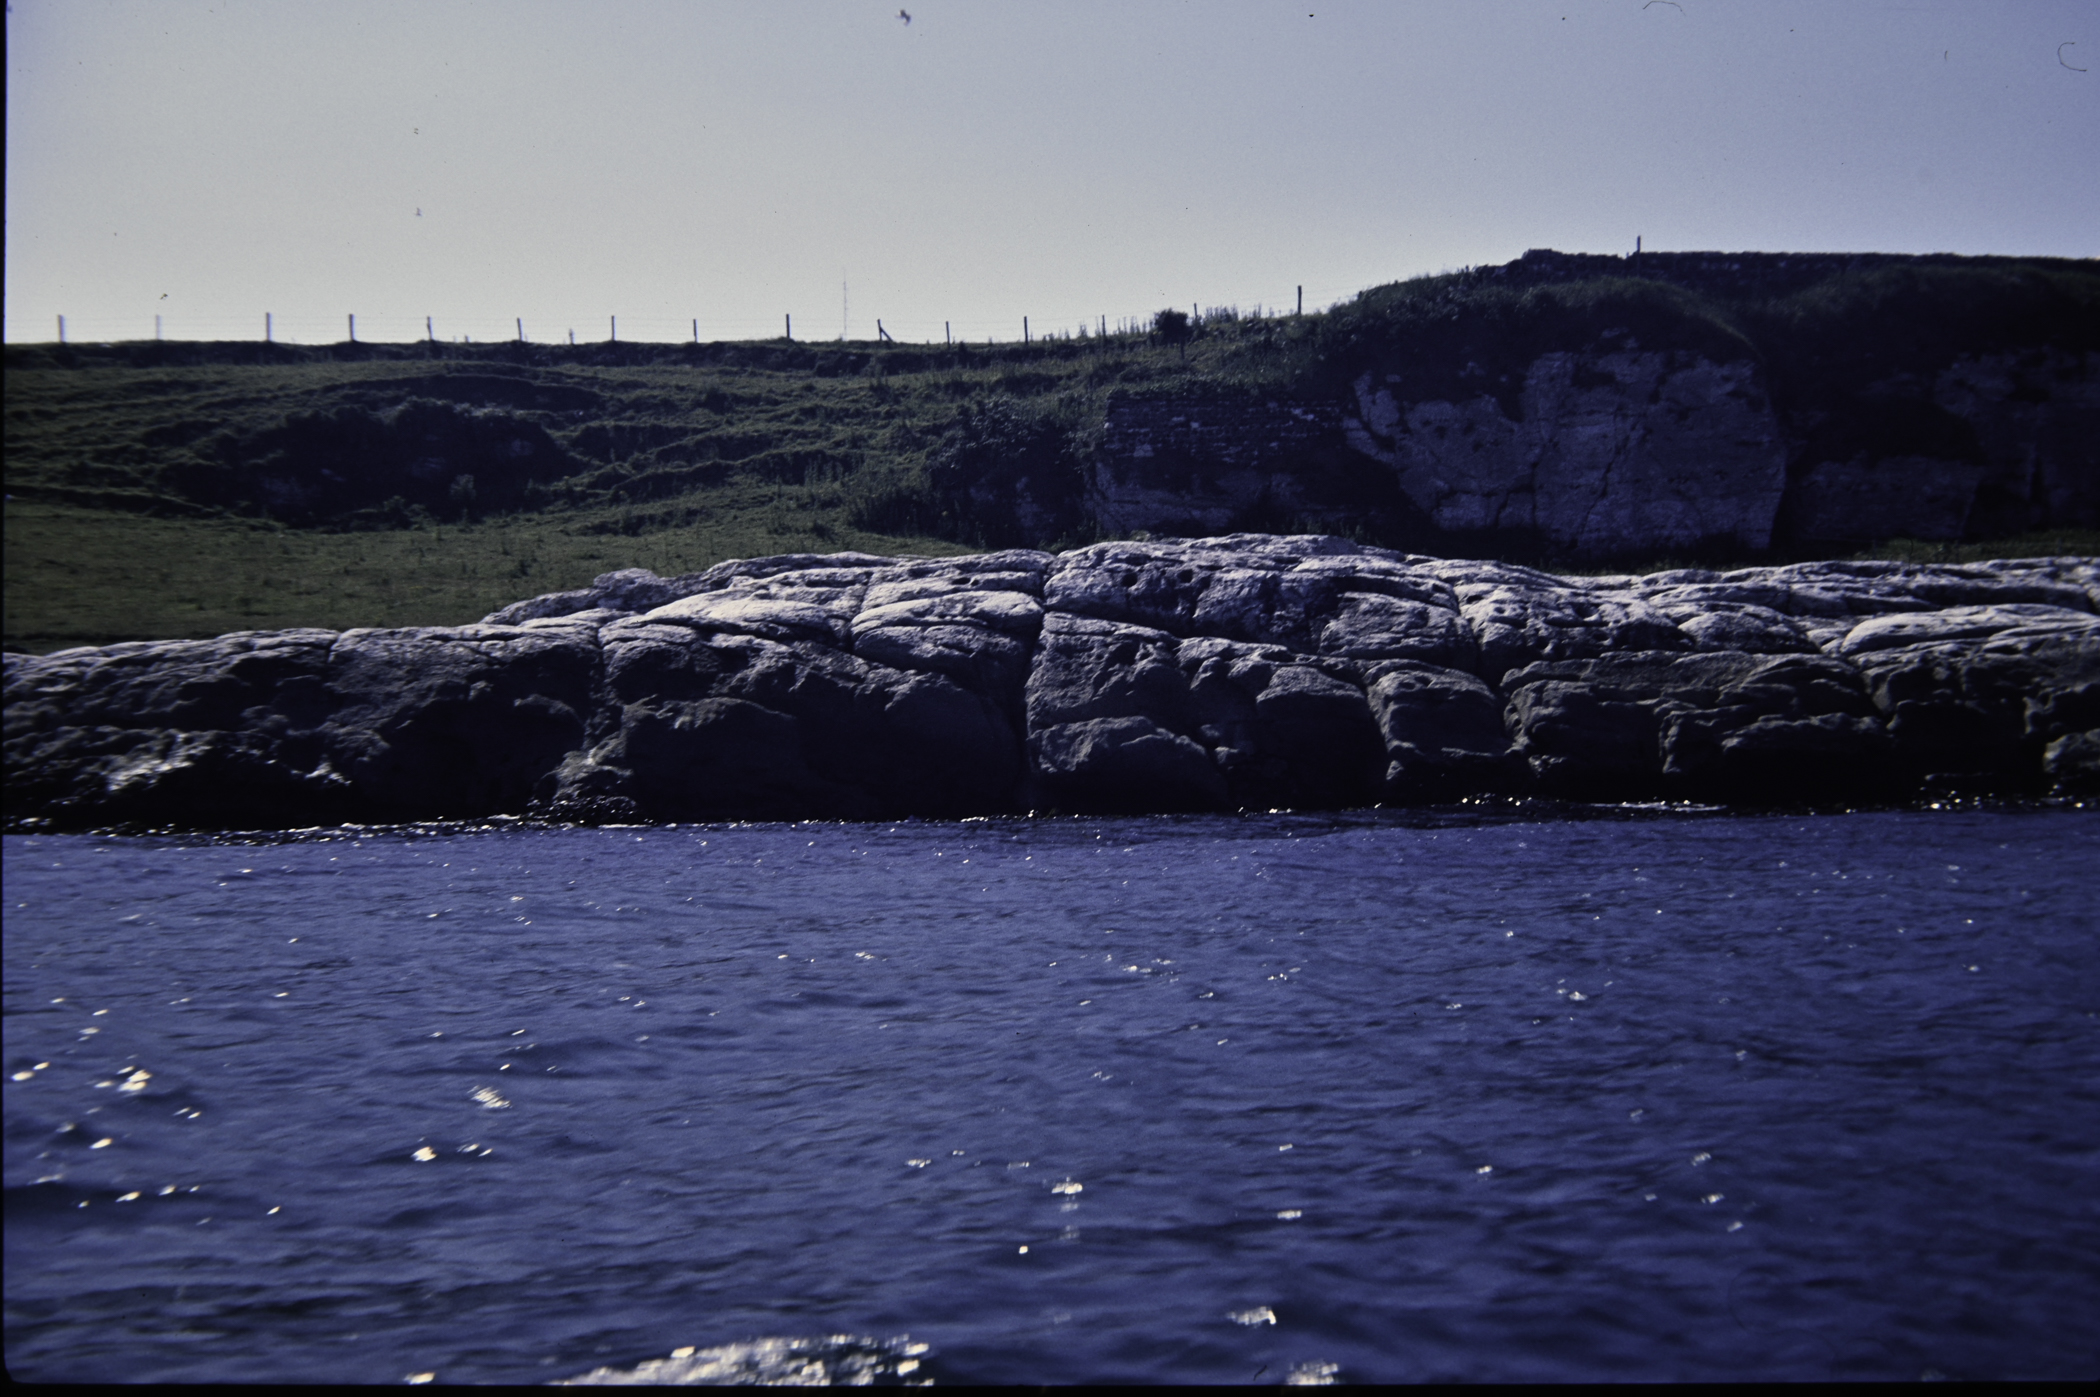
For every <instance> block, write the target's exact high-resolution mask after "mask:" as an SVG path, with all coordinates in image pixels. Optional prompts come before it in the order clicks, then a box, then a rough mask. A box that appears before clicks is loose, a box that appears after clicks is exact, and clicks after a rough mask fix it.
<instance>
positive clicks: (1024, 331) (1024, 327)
mask: <svg viewBox="0 0 2100 1397" xmlns="http://www.w3.org/2000/svg"><path fill="white" fill-rule="evenodd" d="M1021 343H1023V344H1026V343H1028V317H1027V316H1025V315H1024V316H1022V317H1021Z"/></svg>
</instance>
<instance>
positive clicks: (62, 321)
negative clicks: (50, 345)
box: [58, 315, 66, 344]
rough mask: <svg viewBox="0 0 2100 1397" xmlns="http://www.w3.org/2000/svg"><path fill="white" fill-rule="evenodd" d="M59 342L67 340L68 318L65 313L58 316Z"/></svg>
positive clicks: (62, 342)
mask: <svg viewBox="0 0 2100 1397" xmlns="http://www.w3.org/2000/svg"><path fill="white" fill-rule="evenodd" d="M58 342H59V343H60V344H64V343H65V342H66V318H65V317H64V316H63V315H61V316H60V317H59V318H58Z"/></svg>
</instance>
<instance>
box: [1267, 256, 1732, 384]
mask: <svg viewBox="0 0 2100 1397" xmlns="http://www.w3.org/2000/svg"><path fill="white" fill-rule="evenodd" d="M1635 347H1638V348H1642V349H1658V350H1660V349H1674V350H1683V351H1688V352H1691V353H1695V354H1700V355H1703V356H1705V357H1706V358H1710V359H1715V360H1728V359H1744V358H1754V357H1756V356H1757V349H1756V347H1755V346H1754V345H1753V344H1752V343H1751V341H1750V339H1749V337H1748V336H1747V335H1745V334H1744V333H1743V331H1742V329H1741V328H1740V327H1739V326H1738V325H1737V324H1736V323H1735V321H1734V319H1733V317H1732V316H1730V315H1729V314H1728V312H1727V311H1726V310H1725V309H1724V308H1723V307H1722V306H1720V305H1719V304H1717V303H1715V302H1714V301H1712V300H1709V299H1708V298H1706V297H1703V296H1700V295H1698V294H1696V293H1694V292H1691V291H1687V290H1685V289H1684V288H1682V287H1677V286H1670V285H1666V284H1664V283H1662V282H1657V281H1643V280H1637V279H1634V278H1630V277H1609V278H1596V279H1593V280H1587V281H1572V282H1561V283H1556V284H1552V285H1546V286H1533V287H1528V288H1517V287H1509V286H1500V285H1494V284H1490V283H1485V282H1483V281H1482V280H1480V279H1479V278H1478V277H1477V276H1475V275H1474V274H1473V273H1469V272H1459V273H1454V274H1452V275H1449V276H1440V277H1421V278H1417V279H1416V280H1413V281H1402V282H1394V283H1391V284H1389V285H1386V286H1378V287H1373V288H1372V289H1370V290H1368V291H1365V292H1363V293H1362V294H1361V295H1359V296H1357V297H1356V299H1355V300H1353V301H1349V302H1346V303H1345V304H1343V305H1339V306H1336V307H1335V308H1334V309H1333V310H1332V311H1329V312H1328V313H1327V315H1326V316H1325V317H1323V318H1322V319H1321V321H1320V322H1319V324H1318V325H1317V327H1316V328H1315V329H1314V331H1313V333H1312V335H1311V336H1310V337H1309V343H1308V344H1307V345H1306V346H1305V349H1306V351H1307V355H1306V358H1305V360H1304V361H1303V362H1302V368H1301V374H1302V378H1303V382H1304V385H1305V387H1306V388H1308V389H1312V390H1314V391H1316V392H1319V393H1321V394H1327V395H1334V396H1340V395H1344V394H1346V393H1347V392H1348V385H1349V383H1350V381H1351V380H1353V379H1355V378H1356V377H1357V376H1358V375H1360V374H1363V373H1366V372H1371V373H1376V374H1379V375H1381V376H1383V375H1386V374H1398V375H1399V376H1400V379H1401V381H1402V382H1403V383H1404V384H1405V385H1406V386H1407V392H1408V395H1409V396H1410V397H1415V398H1443V397H1448V398H1463V397H1471V396H1473V395H1475V394H1478V393H1482V392H1488V393H1493V394H1495V395H1496V396H1497V397H1503V396H1509V397H1512V398H1513V397H1514V394H1515V393H1516V391H1517V390H1518V389H1520V388H1521V387H1522V386H1523V382H1524V375H1525V373H1526V372H1527V371H1528V370H1529V369H1530V367H1531V364H1532V361H1533V360H1535V359H1537V358H1538V357H1539V356H1540V355H1541V354H1547V353H1552V352H1555V351H1564V352H1566V351H1580V350H1586V349H1599V348H1604V349H1620V348H1635ZM1511 415H1512V416H1515V415H1518V414H1517V413H1515V412H1512V413H1511Z"/></svg>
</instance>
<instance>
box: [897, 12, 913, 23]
mask: <svg viewBox="0 0 2100 1397" xmlns="http://www.w3.org/2000/svg"><path fill="white" fill-rule="evenodd" d="M897 18H899V19H901V20H903V21H904V22H905V23H906V24H910V23H911V11H910V10H899V11H897Z"/></svg>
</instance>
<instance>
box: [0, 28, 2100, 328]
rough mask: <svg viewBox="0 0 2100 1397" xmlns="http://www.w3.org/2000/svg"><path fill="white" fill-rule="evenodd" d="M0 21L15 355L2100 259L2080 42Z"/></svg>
mask: <svg viewBox="0 0 2100 1397" xmlns="http://www.w3.org/2000/svg"><path fill="white" fill-rule="evenodd" d="M899 3H900V0H796V2H795V3H762V4H753V3H748V0H746V3H736V4H731V3H710V0H674V2H673V3H663V2H662V0H567V3H544V2H543V0H408V2H407V3H394V0H333V2H332V3H325V4H324V3H318V0H315V2H312V3H309V2H308V0H150V3H147V2H146V0H9V3H8V8H7V65H8V73H7V173H6V179H7V194H6V201H7V207H6V286H5V297H6V299H5V337H6V339H7V340H8V341H10V342H22V341H40V340H50V339H52V338H54V337H55V335H56V333H57V317H58V316H60V315H63V316H65V317H66V321H67V334H68V338H70V339H73V340H76V341H89V340H95V341H100V340H118V339H144V338H150V337H151V336H152V335H153V334H154V332H155V317H156V316H159V317H160V326H161V333H162V334H164V335H165V336H166V337H167V338H170V339H259V338H261V337H262V335H263V333H264V326H265V316H266V315H267V316H269V317H270V318H271V319H270V324H271V330H272V332H273V333H274V335H275V336H276V338H278V339H281V340H288V341H296V342H303V343H324V342H331V341H336V340H340V339H342V338H344V336H345V335H346V334H347V333H348V322H347V318H346V317H348V316H349V315H351V314H355V315H356V317H357V334H358V337H359V338H360V339H366V340H404V339H415V338H421V337H422V336H423V335H424V333H425V317H429V325H430V331H431V333H433V334H435V335H436V336H437V337H438V338H440V339H445V340H454V339H461V338H472V339H475V340H485V339H509V338H512V337H514V336H515V334H516V333H517V330H516V323H517V322H518V321H519V320H522V321H523V324H524V331H525V334H526V335H527V337H528V338H531V339H535V340H542V341H551V340H561V339H565V338H566V336H567V335H568V334H569V333H570V332H572V331H573V332H574V333H575V335H576V336H577V337H578V338H579V339H581V340H592V339H604V338H606V337H607V335H608V334H610V333H613V326H612V317H615V316H617V317H618V334H619V336H620V338H623V339H650V340H679V339H687V338H690V337H691V335H692V333H693V322H695V321H697V322H698V333H699V336H700V338H702V339H707V340H717V339H748V338H760V337H770V336H775V335H778V334H780V333H781V332H782V329H783V325H784V321H783V317H785V316H789V315H792V316H793V321H794V333H795V335H796V337H797V338H799V339H833V340H835V339H838V338H839V337H840V336H841V335H842V334H843V335H846V336H848V337H850V338H853V339H866V338H873V337H874V336H875V333H876V322H877V320H878V319H879V320H880V321H881V323H882V327H883V329H884V330H885V331H887V332H888V333H889V334H890V335H892V336H893V337H894V338H896V339H898V340H904V341H939V340H942V339H943V338H944V336H946V335H949V334H953V335H954V336H955V337H957V338H966V339H970V340H975V341H979V342H981V341H983V340H986V339H991V338H996V339H999V340H1011V339H1018V338H1019V337H1020V335H1021V333H1022V318H1023V317H1024V316H1026V317H1028V318H1029V321H1030V329H1031V331H1032V332H1033V333H1036V334H1042V333H1045V332H1058V331H1075V330H1076V329H1077V328H1078V327H1079V326H1080V325H1082V324H1088V325H1092V324H1098V323H1099V320H1100V317H1103V316H1105V317H1107V318H1108V321H1109V323H1110V324H1111V326H1113V325H1115V324H1116V323H1117V322H1119V321H1122V320H1126V319H1138V318H1142V317H1147V316H1149V315H1150V314H1151V313H1152V312H1153V311H1156V310H1158V309H1160V308H1162V307H1164V306H1170V305H1171V306H1184V307H1186V306H1202V307H1206V308H1207V307H1210V306H1226V305H1230V306H1236V307H1238V308H1239V309H1240V310H1241V311H1243V312H1247V311H1252V310H1253V309H1255V308H1256V307H1257V306H1259V307H1264V308H1269V309H1279V308H1280V309H1290V308H1292V307H1293V306H1295V304H1296V297H1297V294H1298V288H1300V287H1302V288H1303V294H1304V299H1305V306H1306V309H1308V310H1312V309H1316V308H1319V307H1323V306H1326V305H1329V304H1332V303H1334V302H1337V301H1341V300H1346V299H1347V298H1349V297H1350V296H1352V295H1354V294H1355V293H1356V292H1357V291H1359V290H1361V289H1363V288H1365V287H1369V286H1374V285H1379V284H1382V283H1385V282H1390V281H1395V280H1399V279H1402V278H1405V277H1410V276H1417V275H1422V274H1425V273H1433V272H1438V271H1445V270H1450V269H1453V268H1457V267H1463V266H1472V265H1483V264H1491V263H1497V262H1504V261H1507V260H1509V259H1511V258H1513V257H1517V256H1520V255H1521V254H1522V253H1523V252H1524V251H1525V250H1526V249H1528V248H1534V247H1554V248H1559V249H1561V250H1563V251H1571V252H1597V253H1621V252H1626V251H1630V250H1631V249H1632V248H1633V246H1634V240H1635V239H1636V238H1640V239H1641V240H1642V243H1643V246H1644V247H1646V248H1649V249H1664V250H1671V249H1720V250H1730V251H1737V250H1765V251H1877V252H1956V253H1967V254H1983V253H1995V254H2025V255H2048V256H2065V257H2092V256H2095V255H2096V254H2100V71H2095V70H2100V3H2095V2H2094V0H2012V3H1989V0H1873V2H1870V0H1812V2H1811V3H1791V0H1735V2H1734V3H1723V2H1722V0H1559V2H1558V3H1535V2H1534V0H1373V2H1372V3H1359V2H1358V0H1298V3H1295V4H1284V3H1270V2H1269V0H1196V2H1195V3H1191V2H1190V0H1108V2H1107V3H1080V2H1078V0H1029V2H1028V3H1018V2H1017V0H902V3H903V5H904V6H905V8H906V9H907V10H908V12H909V15H910V19H909V22H906V20H905V19H904V18H903V16H902V15H901V14H900V13H899V10H898V5H899Z"/></svg>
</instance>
